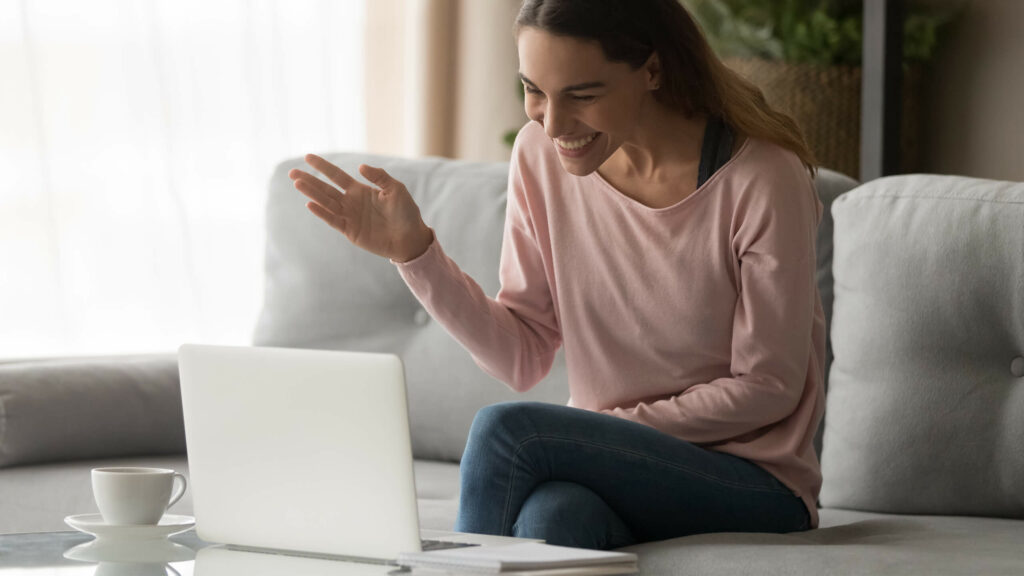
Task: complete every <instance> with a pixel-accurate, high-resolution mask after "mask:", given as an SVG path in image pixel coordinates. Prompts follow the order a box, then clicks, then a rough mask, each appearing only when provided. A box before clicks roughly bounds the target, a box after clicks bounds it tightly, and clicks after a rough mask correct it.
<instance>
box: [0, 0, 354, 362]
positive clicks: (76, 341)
mask: <svg viewBox="0 0 1024 576" xmlns="http://www.w3.org/2000/svg"><path fill="white" fill-rule="evenodd" d="M365 19H366V15H365V0H144V1H139V0H20V1H18V0H0V70H2V71H3V78H2V80H0V175H2V180H0V359H4V358H8V359H9V358H30V357H53V356H79V355H83V356H84V355H93V354H120V353H137V352H171V351H174V350H175V349H176V348H177V346H178V345H179V344H181V343H182V342H185V341H202V342H208V343H225V344H247V343H249V342H250V341H251V340H250V339H251V332H252V329H253V327H254V325H255V321H256V317H257V314H258V312H259V308H260V305H261V303H262V292H263V284H262V277H263V249H264V246H263V242H264V235H263V222H264V214H263V211H264V200H265V193H266V192H265V188H266V183H267V179H268V178H269V176H270V174H271V171H272V170H273V168H274V166H275V164H276V163H277V162H279V161H280V160H282V159H284V158H287V157H292V156H299V155H302V154H304V153H306V152H311V151H313V152H316V151H339V150H361V149H364V148H365V145H366V126H365V120H364V115H365V98H364V90H363V86H362V83H363V79H364V75H365V70H364V28H365Z"/></svg>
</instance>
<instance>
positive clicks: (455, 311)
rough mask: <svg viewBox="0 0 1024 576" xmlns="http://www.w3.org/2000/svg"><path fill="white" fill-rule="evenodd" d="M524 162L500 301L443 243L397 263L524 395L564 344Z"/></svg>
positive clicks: (514, 178) (513, 176)
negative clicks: (461, 266)
mask: <svg viewBox="0 0 1024 576" xmlns="http://www.w3.org/2000/svg"><path fill="white" fill-rule="evenodd" d="M516 158H517V155H516V151H515V150H514V151H513V160H512V162H511V164H510V166H509V194H508V205H507V208H506V216H505V228H504V237H503V242H502V249H501V262H500V268H499V279H500V281H501V289H500V290H499V292H498V294H497V296H496V298H494V299H492V298H489V297H488V296H487V295H486V294H484V292H483V289H481V288H480V286H479V285H478V284H477V283H476V282H475V281H474V280H473V279H472V278H471V277H470V276H469V275H467V274H466V273H464V272H463V271H462V270H461V269H459V267H458V266H457V265H456V264H455V262H454V261H452V260H451V259H450V258H449V257H448V256H447V255H446V254H445V253H444V251H443V250H442V249H441V246H440V245H439V244H438V242H437V240H436V238H435V240H434V242H433V243H432V244H431V245H430V247H429V248H428V249H427V251H426V252H425V253H424V254H423V255H422V256H420V257H419V258H416V259H413V260H411V261H409V262H404V263H397V262H396V263H395V265H396V266H397V267H398V270H399V273H400V274H401V275H402V278H403V279H404V280H405V282H406V284H407V285H408V286H409V288H410V289H411V290H412V292H413V294H414V295H415V296H416V298H417V299H418V300H419V301H420V303H421V304H423V307H424V308H426V310H427V311H428V312H429V313H430V315H431V316H432V317H434V318H435V319H436V320H437V321H438V322H440V323H441V325H442V326H444V327H445V329H446V330H447V331H448V333H449V334H451V335H452V337H454V338H455V339H456V340H457V341H458V342H459V343H460V344H461V345H462V346H463V347H464V348H465V349H466V350H467V351H469V353H470V354H471V355H472V357H473V360H474V361H475V362H476V364H477V365H478V366H480V368H481V369H483V370H484V371H485V372H487V373H488V374H490V375H491V376H493V377H495V378H497V379H498V380H501V381H502V382H505V383H506V384H508V386H509V387H511V388H512V389H514V390H517V391H520V392H524V391H526V390H529V389H530V388H532V387H533V386H534V385H536V384H537V382H539V381H540V380H541V379H542V378H544V376H546V375H547V373H548V372H549V371H550V370H551V366H552V364H553V362H554V358H555V352H556V351H557V350H558V347H559V346H561V343H562V340H561V333H560V331H559V327H558V322H557V319H556V316H555V312H554V305H553V302H552V296H551V290H550V287H549V285H548V281H547V275H546V274H545V271H544V270H545V268H544V262H543V259H542V256H541V251H540V248H539V245H538V243H537V240H536V237H535V234H534V227H533V222H532V215H531V214H530V209H529V206H528V204H527V202H526V200H525V194H524V188H523V186H524V183H523V179H522V176H521V174H520V172H519V168H518V166H519V163H518V161H517V159H516Z"/></svg>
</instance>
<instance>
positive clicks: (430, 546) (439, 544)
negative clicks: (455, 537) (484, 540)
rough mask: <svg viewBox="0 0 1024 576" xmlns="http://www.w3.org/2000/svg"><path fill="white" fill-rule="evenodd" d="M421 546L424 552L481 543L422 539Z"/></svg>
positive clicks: (466, 546) (467, 546)
mask: <svg viewBox="0 0 1024 576" xmlns="http://www.w3.org/2000/svg"><path fill="white" fill-rule="evenodd" d="M420 546H421V547H422V548H423V551H424V552H433V551H435V550H450V549H452V548H469V547H471V546H479V544H470V543H469V542H447V541H444V540H421V541H420Z"/></svg>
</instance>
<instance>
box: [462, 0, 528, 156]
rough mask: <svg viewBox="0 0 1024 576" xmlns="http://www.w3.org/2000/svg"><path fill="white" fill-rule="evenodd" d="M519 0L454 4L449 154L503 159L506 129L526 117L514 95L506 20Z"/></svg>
mask: <svg viewBox="0 0 1024 576" xmlns="http://www.w3.org/2000/svg"><path fill="white" fill-rule="evenodd" d="M521 3H522V2H521V0H486V1H482V0H463V1H462V2H461V3H460V5H459V27H458V34H459V41H458V44H459V46H462V47H465V49H462V50H459V51H458V56H457V58H458V69H459V75H458V76H457V78H458V86H457V91H456V99H455V101H456V106H457V107H458V112H457V113H456V115H455V118H456V121H455V157H456V158H465V159H469V160H500V161H505V160H508V159H509V158H510V156H511V154H512V150H511V149H510V148H509V147H508V146H506V145H505V143H504V141H503V138H502V137H503V136H504V134H505V132H506V131H507V130H518V129H519V128H521V127H522V126H523V124H525V123H526V120H527V118H526V112H525V111H524V110H523V102H522V100H520V99H519V95H518V94H519V93H518V91H517V90H518V86H519V77H518V76H517V73H518V71H519V54H518V52H517V50H516V44H515V40H514V39H513V37H512V25H513V24H514V23H515V19H516V15H517V14H518V13H519V6H520V4H521Z"/></svg>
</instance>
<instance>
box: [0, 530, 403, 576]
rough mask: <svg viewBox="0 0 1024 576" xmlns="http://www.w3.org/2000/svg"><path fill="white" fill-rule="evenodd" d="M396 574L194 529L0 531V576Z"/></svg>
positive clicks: (389, 569)
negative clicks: (130, 536) (241, 544)
mask: <svg viewBox="0 0 1024 576" xmlns="http://www.w3.org/2000/svg"><path fill="white" fill-rule="evenodd" d="M392 573H400V572H399V570H398V569H397V567H395V566H382V565H375V564H360V563H356V562H344V561H339V560H325V559H320V558H306V557H301V556H286V555H281V554H267V553H261V552H249V551H241V550H233V549H229V548H225V547H223V546H219V545H211V544H208V543H206V542H204V541H202V540H200V539H199V538H198V537H197V536H196V534H195V531H194V530H189V531H187V532H183V533H181V534H176V535H174V536H170V537H166V538H155V539H150V540H140V541H132V542H127V541H117V542H104V541H101V540H97V539H95V538H94V537H93V536H91V535H89V534H83V533H81V532H73V531H69V532H39V533H31V534H0V576H14V575H19V576H43V575H45V576H65V575H95V576H187V575H192V574H197V575H200V576H236V575H237V576H240V575H243V574H244V575H246V576H259V575H262V574H266V575H268V576H269V575H271V574H272V575H274V576H279V575H281V574H288V575H293V576H320V575H323V576H327V575H328V574H330V575H334V576H363V575H370V574H373V575H382V574H392Z"/></svg>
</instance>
